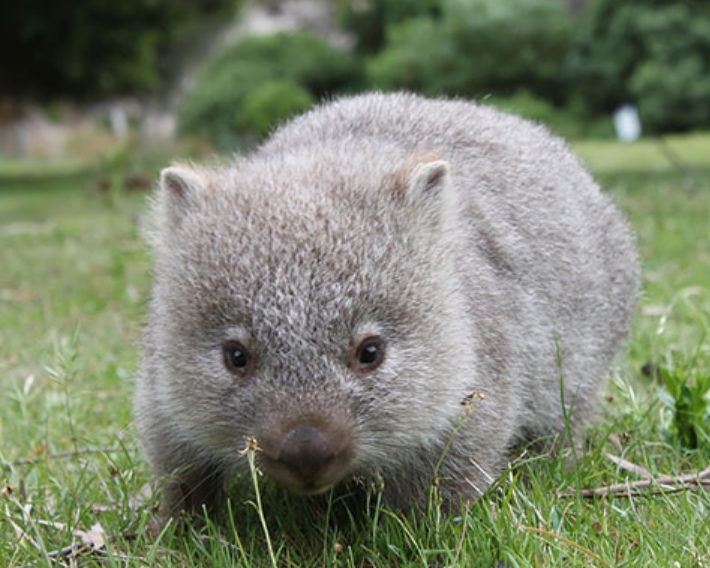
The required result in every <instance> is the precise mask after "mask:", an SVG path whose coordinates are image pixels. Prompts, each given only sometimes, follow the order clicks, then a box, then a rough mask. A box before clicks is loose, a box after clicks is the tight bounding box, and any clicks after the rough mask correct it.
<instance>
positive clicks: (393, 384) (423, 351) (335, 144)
mask: <svg viewBox="0 0 710 568" xmlns="http://www.w3.org/2000/svg"><path fill="white" fill-rule="evenodd" d="M148 238H149V241H150V243H151V245H152V248H153V252H154V261H155V267H154V275H155V283H154V288H153V294H152V301H151V304H150V313H149V320H148V325H147V328H146V332H145V340H144V350H143V360H142V365H141V369H140V376H139V379H138V386H137V392H136V396H135V406H136V416H137V423H138V428H139V432H140V437H141V440H142V444H143V448H144V452H145V455H146V456H147V458H148V460H149V461H150V463H151V464H152V467H153V469H154V471H155V472H156V474H157V475H159V476H161V477H169V481H168V482H167V484H166V486H165V496H164V511H165V512H166V513H167V514H173V513H175V512H176V511H177V510H179V509H181V508H184V507H200V506H201V505H203V504H206V505H208V506H211V505H214V504H215V502H216V501H218V500H219V491H220V488H221V486H222V483H223V481H224V480H225V479H226V478H227V477H229V476H231V475H233V474H235V473H237V472H239V471H240V470H242V469H243V468H244V467H245V465H246V459H245V457H244V456H243V455H241V454H240V450H242V449H243V448H244V446H245V437H246V436H253V437H255V438H256V440H257V442H259V443H260V444H261V442H262V440H266V441H268V439H269V437H271V438H276V439H277V441H276V442H275V443H276V445H278V443H279V442H278V439H279V438H280V437H282V436H283V435H284V432H285V431H286V430H288V428H289V427H290V426H291V425H292V424H295V423H298V422H299V421H304V420H305V421H308V422H309V423H310V422H314V423H316V424H325V425H326V426H324V427H323V428H324V429H325V430H327V431H328V432H329V434H328V435H329V436H331V437H334V438H337V439H339V440H340V439H341V438H342V439H343V440H345V441H344V442H343V444H344V445H347V447H348V451H350V452H351V455H350V457H349V458H348V459H347V464H346V467H345V469H343V471H339V476H341V477H342V476H344V478H348V477H351V476H364V477H366V478H372V477H378V478H380V479H382V480H383V481H384V491H385V497H386V499H387V500H388V502H389V503H390V504H392V505H394V506H406V505H408V504H411V503H413V502H416V501H417V500H419V499H421V497H422V495H424V494H425V493H426V492H425V489H426V487H427V486H428V485H429V484H430V483H431V481H432V478H433V475H434V473H435V467H436V463H437V461H438V460H439V458H440V457H441V456H442V454H443V453H444V448H445V446H446V444H447V442H448V441H449V440H450V439H451V437H452V436H453V442H452V444H451V447H450V448H449V450H448V452H447V453H446V455H445V457H444V459H443V461H442V463H441V468H440V469H439V471H438V478H439V480H440V488H441V490H442V492H443V495H444V497H445V498H448V499H456V498H458V496H462V497H477V496H479V495H480V494H481V493H482V492H483V491H485V489H486V488H487V487H488V486H489V485H490V483H491V481H492V480H493V479H495V477H496V476H497V475H498V474H499V473H500V472H501V470H502V468H503V467H504V465H505V462H506V459H507V456H508V450H509V448H510V447H511V446H512V445H514V444H516V443H518V442H520V441H523V440H530V439H534V438H536V437H541V436H548V435H551V434H555V433H559V432H561V431H562V430H563V429H564V424H565V418H564V416H565V412H564V411H563V408H562V404H561V401H560V390H561V389H560V377H562V379H563V381H564V394H565V403H566V405H567V407H568V410H570V409H571V410H572V422H571V424H572V427H573V429H574V431H575V433H576V434H577V435H578V434H579V431H580V429H581V427H582V426H583V425H584V424H585V422H587V421H588V419H589V418H590V416H591V415H593V412H594V409H595V406H596V400H597V396H598V391H599V389H600V384H601V382H602V379H603V378H604V376H605V374H606V373H607V372H608V370H609V366H610V364H611V362H612V359H613V357H614V355H615V354H616V353H617V352H618V350H619V348H620V345H622V343H623V341H624V340H625V338H626V337H627V334H628V330H629V321H630V319H631V316H632V312H633V309H634V304H635V299H636V294H637V286H638V279H639V269H638V263H637V254H636V249H635V245H634V240H633V238H632V235H631V233H630V231H629V229H628V227H627V224H626V223H625V221H624V219H623V218H622V216H621V215H620V214H619V212H618V211H617V210H616V208H615V207H614V206H613V205H612V203H611V201H610V200H609V198H608V197H606V196H605V195H603V194H602V193H601V192H600V191H599V188H598V187H597V185H596V184H595V183H594V181H593V180H592V179H591V177H590V176H589V175H588V173H587V172H586V171H585V169H584V168H583V167H582V165H580V163H579V161H578V160H577V159H576V158H575V157H574V156H573V155H572V154H571V153H570V151H569V150H568V149H567V147H566V145H565V144H564V143H563V142H562V141H561V140H559V139H557V138H555V137H554V136H552V135H550V133H549V132H548V131H547V130H546V129H544V128H543V127H541V126H537V125H534V124H532V123H530V122H527V121H524V120H521V119H519V118H517V117H514V116H510V115H507V114H503V113H501V112H498V111H496V110H494V109H491V108H488V107H485V106H479V105H476V104H473V103H471V102H464V101H449V100H427V99H424V98H420V97H417V96H414V95H408V94H393V95H383V94H369V95H363V96H357V97H352V98H344V99H341V100H338V101H335V102H332V103H328V104H325V105H323V106H321V107H319V108H316V109H315V110H313V111H311V112H309V113H307V114H305V115H303V116H300V117H298V118H296V119H295V120H293V121H291V122H290V123H288V124H286V125H284V126H283V127H281V128H280V129H278V130H277V131H276V132H275V133H274V135H273V136H272V137H271V138H270V140H268V141H267V142H266V143H265V144H263V145H262V146H261V147H260V148H259V149H258V150H256V151H255V152H254V153H252V154H251V155H249V156H247V157H244V158H239V159H237V160H236V162H235V163H234V164H233V165H231V166H230V167H226V168H221V169H208V168H199V167H185V166H176V167H173V168H169V169H167V170H165V171H164V172H163V176H162V183H161V188H160V190H159V191H158V192H157V195H156V197H155V200H154V206H153V209H152V214H151V216H150V228H149V230H148ZM373 334H375V335H381V336H382V337H384V339H385V341H386V342H387V351H386V355H385V360H384V363H383V364H382V365H381V366H380V367H379V368H377V369H376V370H375V371H373V372H372V373H369V374H357V373H354V372H353V371H352V370H351V369H350V368H349V367H348V363H347V360H348V359H347V358H348V353H349V350H351V349H352V344H353V342H357V340H358V339H361V338H362V337H364V336H368V335H373ZM228 339H238V340H240V341H241V342H242V343H243V344H245V345H246V346H247V347H248V348H249V349H250V352H251V353H252V354H253V357H254V360H255V361H256V363H255V368H254V371H253V373H252V374H251V375H250V376H249V377H248V378H239V377H235V376H234V375H233V374H230V373H229V372H228V371H227V370H226V368H225V365H224V363H223V356H222V351H221V349H222V344H223V342H224V341H226V340H228ZM480 394H483V395H484V396H485V398H482V397H480V396H479V395H480ZM471 395H473V397H471ZM471 398H473V403H472V405H469V409H468V410H469V411H468V412H467V414H468V416H467V418H466V419H465V421H464V422H463V425H461V426H460V429H459V430H458V431H456V432H454V430H455V427H456V425H457V424H460V419H461V416H462V412H463V411H464V410H466V407H465V406H462V403H463V402H464V401H465V400H468V399H471ZM333 432H335V433H333ZM267 473H268V468H267ZM336 481H337V480H336Z"/></svg>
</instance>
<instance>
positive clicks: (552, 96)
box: [368, 0, 572, 103]
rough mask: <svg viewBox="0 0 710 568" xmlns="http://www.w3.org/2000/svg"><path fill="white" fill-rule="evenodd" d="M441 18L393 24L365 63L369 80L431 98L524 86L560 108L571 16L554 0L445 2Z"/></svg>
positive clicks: (503, 91)
mask: <svg viewBox="0 0 710 568" xmlns="http://www.w3.org/2000/svg"><path fill="white" fill-rule="evenodd" d="M441 11H442V14H441V17H439V18H435V17H431V16H421V17H417V18H413V19H408V20H406V21H404V22H402V23H400V24H396V25H392V26H390V27H389V28H388V30H387V46H386V47H385V49H383V50H382V51H381V52H380V53H379V54H377V55H376V56H375V57H374V58H373V59H372V60H371V62H370V64H369V66H368V72H369V76H370V79H371V81H372V83H373V84H374V85H375V86H377V87H379V88H383V89H398V88H406V89H412V90H417V91H420V92H424V93H427V94H430V95H441V94H448V95H461V96H470V97H481V96H484V95H487V94H490V93H496V94H512V93H515V92H517V91H519V90H521V89H525V90H527V91H528V92H530V93H532V94H534V95H537V96H541V97H544V98H546V99H548V100H550V101H552V102H555V103H559V102H562V101H564V100H565V98H566V96H567V85H566V83H565V80H564V77H563V75H562V74H561V73H560V69H561V68H562V66H563V62H564V60H565V57H566V55H567V51H568V48H569V46H570V43H571V31H572V27H571V16H570V14H569V12H568V7H567V5H566V4H565V3H563V2H559V1H558V0H506V1H505V2H501V1H500V0H442V2H441Z"/></svg>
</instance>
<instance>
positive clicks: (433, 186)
mask: <svg viewBox="0 0 710 568" xmlns="http://www.w3.org/2000/svg"><path fill="white" fill-rule="evenodd" d="M448 178H449V163H448V162H446V161H444V160H433V161H431V162H424V163H421V164H418V165H417V166H416V167H415V168H414V169H413V170H412V173H411V174H410V176H409V179H408V180H407V190H406V193H407V197H408V199H409V200H410V201H414V202H421V201H429V200H432V199H436V198H437V197H436V196H438V195H440V194H441V192H442V190H443V188H444V187H445V186H446V185H447V182H448Z"/></svg>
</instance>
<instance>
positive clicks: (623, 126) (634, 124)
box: [614, 105, 641, 142]
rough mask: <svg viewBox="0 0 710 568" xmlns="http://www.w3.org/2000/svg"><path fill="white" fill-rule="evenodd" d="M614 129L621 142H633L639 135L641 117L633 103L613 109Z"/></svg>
mask: <svg viewBox="0 0 710 568" xmlns="http://www.w3.org/2000/svg"><path fill="white" fill-rule="evenodd" d="M614 130H616V136H617V137H618V138H619V140H621V141H622V142H635V141H636V140H638V139H639V136H641V118H639V111H638V110H637V109H636V107H635V106H634V105H624V106H620V107H619V108H618V109H616V111H614Z"/></svg>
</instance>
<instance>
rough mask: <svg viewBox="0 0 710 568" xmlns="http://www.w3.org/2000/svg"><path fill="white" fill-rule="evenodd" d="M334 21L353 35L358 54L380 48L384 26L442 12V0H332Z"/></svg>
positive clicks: (382, 41)
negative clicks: (334, 11)
mask: <svg viewBox="0 0 710 568" xmlns="http://www.w3.org/2000/svg"><path fill="white" fill-rule="evenodd" d="M333 1H334V3H335V6H336V12H337V20H338V23H339V24H340V27H342V28H343V29H344V30H345V31H347V32H349V33H351V34H352V35H353V36H354V37H355V48H356V50H357V51H358V52H359V53H374V52H377V51H380V50H381V49H382V48H383V47H384V45H385V42H386V38H387V28H389V27H390V26H391V25H393V24H397V23H399V22H403V21H405V20H408V19H411V18H414V17H417V16H424V15H428V16H439V15H441V3H442V0H359V1H357V2H352V1H351V0H333Z"/></svg>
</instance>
